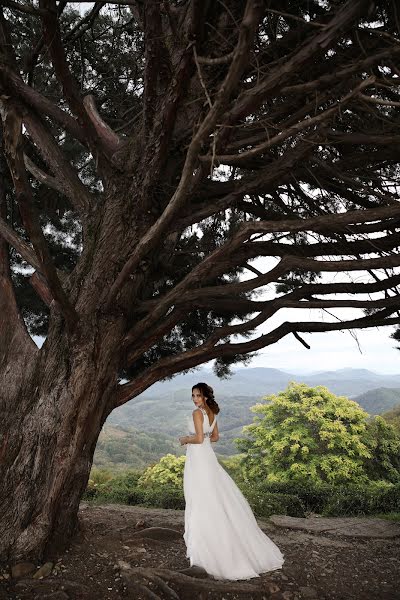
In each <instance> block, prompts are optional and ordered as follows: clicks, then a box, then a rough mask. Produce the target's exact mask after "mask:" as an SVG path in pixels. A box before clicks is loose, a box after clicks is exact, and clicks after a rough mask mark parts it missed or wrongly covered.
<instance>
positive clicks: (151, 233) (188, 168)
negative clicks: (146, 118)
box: [107, 0, 262, 306]
mask: <svg viewBox="0 0 400 600" xmlns="http://www.w3.org/2000/svg"><path fill="white" fill-rule="evenodd" d="M261 9H262V2H261V1H260V0H248V1H247V4H246V8H245V11H244V16H243V20H242V23H241V27H240V32H239V40H238V44H237V46H236V48H235V53H234V58H233V60H232V63H231V66H230V68H229V70H228V73H227V75H226V77H225V80H224V82H223V84H222V85H221V87H220V90H219V92H218V94H217V96H216V99H215V102H214V104H213V107H212V108H211V109H210V110H209V112H208V114H207V115H206V117H205V119H204V120H203V122H202V123H201V125H200V126H199V128H198V130H197V132H196V133H195V135H194V136H193V138H192V141H191V143H190V146H189V149H188V151H187V154H186V160H185V164H184V167H183V170H182V176H181V179H180V182H179V184H178V187H177V189H176V191H175V193H174V195H173V196H172V198H171V200H170V202H169V203H168V205H167V207H166V208H165V210H164V212H163V214H162V215H161V216H160V217H159V219H158V220H157V221H156V223H154V225H153V226H152V227H150V229H149V230H148V232H147V233H146V234H145V235H144V236H143V237H142V239H141V240H140V242H139V243H138V244H137V245H136V248H135V250H134V252H133V254H132V255H131V256H130V258H129V259H128V261H127V263H126V264H125V266H124V267H123V269H122V270H121V272H120V273H119V275H118V277H117V278H116V280H115V282H114V284H113V285H112V287H111V290H110V293H109V297H108V301H107V305H108V306H110V304H111V302H112V301H113V300H114V299H115V297H116V295H117V294H118V292H119V290H120V289H121V287H122V285H123V284H124V282H125V281H126V279H127V277H129V275H130V274H131V273H132V272H133V271H134V270H135V268H136V267H137V265H138V264H139V262H140V261H141V260H142V258H143V257H144V256H145V255H146V253H147V252H149V251H150V250H151V249H152V248H153V247H154V245H155V244H156V242H157V241H158V240H159V239H160V237H161V236H162V235H163V234H164V233H165V231H166V230H167V228H168V226H169V225H170V224H171V222H172V220H173V219H174V218H175V217H176V215H177V213H178V211H179V210H181V208H182V206H183V204H184V202H185V200H186V198H187V196H188V194H189V192H190V191H191V190H192V189H193V186H194V185H195V184H196V182H197V181H198V180H199V179H200V174H201V171H200V169H199V168H198V167H197V162H198V155H199V152H200V149H201V146H202V144H203V143H204V142H205V140H206V139H207V137H208V136H209V135H210V133H212V131H213V129H214V127H215V125H216V123H217V120H218V118H219V116H220V114H221V113H222V111H223V109H224V108H225V105H226V102H227V100H228V99H229V97H230V95H231V94H232V92H233V90H234V89H235V87H236V85H237V83H238V80H239V78H240V76H241V74H242V72H243V70H244V69H245V66H246V61H247V58H248V55H249V53H250V48H251V46H252V43H253V38H254V34H255V31H256V27H257V26H258V22H259V19H260V18H261ZM193 173H195V175H193Z"/></svg>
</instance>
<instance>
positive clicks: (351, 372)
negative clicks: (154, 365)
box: [142, 367, 400, 400]
mask: <svg viewBox="0 0 400 600" xmlns="http://www.w3.org/2000/svg"><path fill="white" fill-rule="evenodd" d="M199 381H205V382H206V383H209V385H211V386H212V387H213V388H214V391H215V395H216V397H217V399H218V398H220V399H224V400H225V399H226V400H227V399H228V396H229V395H232V394H233V395H235V396H252V397H254V398H261V397H262V396H265V395H266V394H273V393H276V392H279V391H281V390H284V389H285V387H286V386H287V385H288V383H289V382H290V381H297V382H304V383H307V384H308V385H310V386H316V385H324V386H326V387H327V388H329V389H330V391H331V392H333V393H334V394H338V395H341V396H349V397H351V396H356V395H358V394H362V393H363V392H367V391H368V390H371V389H375V388H380V387H387V388H400V375H382V374H379V373H374V372H373V371H368V370H367V369H351V368H348V369H340V370H338V371H323V372H319V373H310V374H303V375H301V374H298V373H297V374H295V373H291V372H290V371H289V372H286V371H281V370H279V369H268V368H263V367H255V368H250V369H237V370H236V371H235V373H234V374H233V376H232V377H230V378H229V379H218V377H216V375H214V373H213V372H212V371H210V370H208V369H199V370H197V371H194V372H192V373H184V374H182V375H177V376H176V377H174V378H173V379H170V380H168V381H161V382H158V383H156V384H154V385H153V386H151V387H150V388H149V389H148V390H146V392H144V394H142V395H143V396H151V397H155V396H158V397H164V396H167V397H171V393H174V394H176V393H177V392H183V393H185V394H186V397H187V398H188V400H190V395H191V387H192V385H193V384H195V383H197V382H199Z"/></svg>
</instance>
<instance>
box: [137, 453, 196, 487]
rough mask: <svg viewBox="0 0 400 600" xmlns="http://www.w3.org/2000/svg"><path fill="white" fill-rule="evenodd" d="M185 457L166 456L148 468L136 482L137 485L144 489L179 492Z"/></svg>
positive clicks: (181, 485)
mask: <svg viewBox="0 0 400 600" xmlns="http://www.w3.org/2000/svg"><path fill="white" fill-rule="evenodd" d="M184 468H185V456H174V455H173V454H167V455H166V456H163V457H162V458H161V460H160V461H159V462H158V463H156V464H155V465H152V466H150V467H148V468H147V469H146V470H145V472H144V473H143V475H142V476H141V477H140V479H139V481H138V485H139V486H140V487H142V488H144V489H146V488H153V489H154V488H168V489H172V490H180V489H182V487H183V470H184Z"/></svg>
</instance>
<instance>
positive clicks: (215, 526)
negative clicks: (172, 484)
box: [183, 409, 284, 580]
mask: <svg viewBox="0 0 400 600" xmlns="http://www.w3.org/2000/svg"><path fill="white" fill-rule="evenodd" d="M200 410H201V411H202V413H203V417H204V421H203V431H204V433H205V437H204V442H203V443H202V444H188V445H187V450H186V462H185V470H184V483H183V489H184V494H185V502H186V507H185V533H184V534H183V537H184V540H185V543H186V556H187V558H189V559H190V566H194V565H197V566H199V567H203V569H205V570H206V571H207V573H208V574H209V575H212V576H213V577H215V578H216V579H232V580H238V579H251V578H252V577H258V576H259V574H260V573H265V572H267V571H273V570H275V569H279V568H280V567H281V566H282V564H283V562H284V560H283V555H282V553H281V551H280V550H279V548H278V547H277V546H276V545H275V544H274V542H273V541H272V540H270V539H269V537H268V536H267V535H265V533H263V531H261V529H260V528H259V526H258V525H257V521H256V519H255V517H254V515H253V513H252V510H251V508H250V506H249V503H248V502H247V500H246V498H245V497H244V496H243V494H242V492H241V491H240V490H239V488H238V487H237V485H236V484H235V482H234V481H233V479H232V478H231V477H230V476H229V475H228V473H227V472H226V471H225V469H223V467H221V465H220V464H219V462H218V460H217V457H216V455H215V453H214V450H213V448H212V445H211V441H210V435H211V432H212V430H213V429H214V426H215V423H216V418H214V421H213V424H212V425H211V426H210V424H209V420H208V416H207V413H206V411H205V410H204V409H200ZM189 433H190V434H191V435H193V434H194V433H195V428H194V422H193V416H190V417H189Z"/></svg>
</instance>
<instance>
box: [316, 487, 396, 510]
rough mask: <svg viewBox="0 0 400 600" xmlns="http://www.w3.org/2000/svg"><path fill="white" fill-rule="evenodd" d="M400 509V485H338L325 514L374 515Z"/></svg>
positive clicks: (325, 508)
mask: <svg viewBox="0 0 400 600" xmlns="http://www.w3.org/2000/svg"><path fill="white" fill-rule="evenodd" d="M399 509H400V485H390V484H387V483H385V482H382V483H379V482H377V483H375V484H370V485H368V486H355V485H352V486H347V487H344V486H342V487H337V488H335V489H334V490H333V492H332V495H331V497H330V499H329V500H328V502H327V503H326V505H325V507H324V509H323V511H322V512H323V514H324V515H325V516H329V517H337V516H357V515H373V514H377V513H389V512H396V511H398V510H399Z"/></svg>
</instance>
